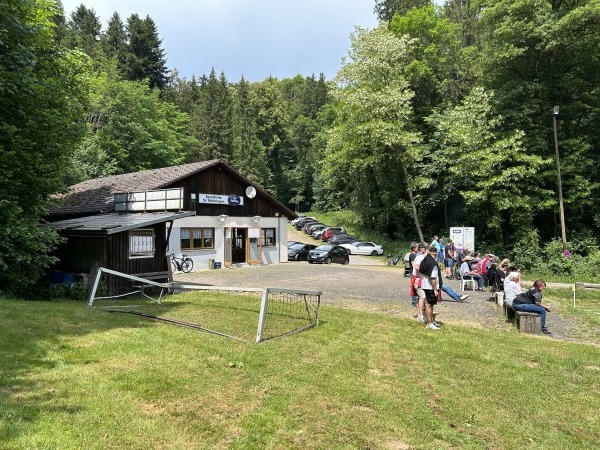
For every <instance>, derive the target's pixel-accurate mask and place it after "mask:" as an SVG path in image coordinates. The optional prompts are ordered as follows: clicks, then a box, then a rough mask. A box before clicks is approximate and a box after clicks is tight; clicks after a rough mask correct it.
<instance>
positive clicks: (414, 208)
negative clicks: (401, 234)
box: [400, 161, 425, 242]
mask: <svg viewBox="0 0 600 450" xmlns="http://www.w3.org/2000/svg"><path fill="white" fill-rule="evenodd" d="M400 165H401V166H402V172H403V173H404V179H405V180H406V192H408V199H409V200H410V207H411V208H412V213H413V219H414V221H415V228H416V229H417V234H418V235H419V242H425V240H424V239H423V232H422V231H421V223H420V222H419V215H418V214H417V205H416V204H415V198H414V197H413V191H412V189H411V188H410V178H409V175H408V171H407V170H406V164H404V161H400Z"/></svg>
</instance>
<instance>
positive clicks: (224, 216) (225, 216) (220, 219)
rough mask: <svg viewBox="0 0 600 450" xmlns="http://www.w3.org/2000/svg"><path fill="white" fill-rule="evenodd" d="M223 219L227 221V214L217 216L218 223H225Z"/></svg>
mask: <svg viewBox="0 0 600 450" xmlns="http://www.w3.org/2000/svg"><path fill="white" fill-rule="evenodd" d="M225 219H227V214H221V215H220V216H219V222H221V223H225Z"/></svg>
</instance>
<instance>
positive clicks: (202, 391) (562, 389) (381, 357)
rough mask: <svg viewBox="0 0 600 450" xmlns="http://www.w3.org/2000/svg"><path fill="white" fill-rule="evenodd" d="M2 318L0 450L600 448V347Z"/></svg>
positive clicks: (329, 311)
mask: <svg viewBox="0 0 600 450" xmlns="http://www.w3.org/2000/svg"><path fill="white" fill-rule="evenodd" d="M214 300H215V301H217V302H218V301H219V299H218V298H215V299H214ZM0 308H1V310H2V314H1V315H0V329H1V330H2V339H1V340H0V366H1V367H2V371H1V375H0V392H1V393H2V395H1V397H0V448H2V449H58V448H60V449H81V448H86V449H148V448H157V449H204V448H210V449H225V448H227V449H283V448H285V449H288V448H289V449H310V448H314V449H317V448H318V449H367V448H368V449H408V448H442V449H443V448H461V449H463V448H466V449H482V448H494V449H514V448H525V447H526V448H531V449H550V448H562V449H571V448H573V449H579V448H594V447H596V448H597V445H598V444H597V443H598V442H600V419H599V415H598V411H599V410H600V397H599V396H598V395H597V392H598V382H599V381H600V348H599V347H598V346H593V345H589V344H577V343H568V342H560V341H556V340H552V339H547V338H543V337H537V336H529V335H522V334H517V333H506V332H501V331H495V330H481V329H471V328H466V327H465V328H461V327H457V326H452V327H448V329H446V330H443V332H440V333H436V332H429V333H428V332H427V330H425V329H424V328H423V327H422V326H420V325H419V324H418V323H416V322H415V321H411V320H405V319H399V318H395V317H390V316H387V315H382V314H371V313H364V312H356V311H349V310H344V309H338V308H333V307H325V308H322V310H321V313H322V315H321V317H322V323H321V325H320V326H319V327H317V328H313V329H311V330H309V331H306V332H303V333H300V334H296V335H294V336H291V337H287V338H284V339H277V340H272V341H269V342H266V343H263V344H250V343H244V342H240V341H235V340H231V339H226V338H223V337H220V336H216V335H213V334H208V333H204V332H201V331H195V330H190V329H187V328H182V327H177V326H174V325H168V324H162V323H158V322H155V321H151V320H148V319H147V318H143V317H138V316H132V315H126V314H110V313H106V312H103V311H100V310H89V309H87V308H86V307H85V306H84V305H83V304H81V303H76V302H66V301H65V302H34V301H30V302H27V301H16V300H10V299H0ZM198 308H199V309H202V308H201V307H200V306H199V307H198ZM199 312H200V315H201V311H199ZM235 314H236V312H235V311H232V315H235ZM227 320H231V317H229V319H227Z"/></svg>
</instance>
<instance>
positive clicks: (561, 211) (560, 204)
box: [552, 106, 567, 252]
mask: <svg viewBox="0 0 600 450" xmlns="http://www.w3.org/2000/svg"><path fill="white" fill-rule="evenodd" d="M556 116H558V106H555V107H554V109H553V111H552V125H553V127H554V151H555V152H556V175H557V177H558V209H559V214H560V228H561V233H562V246H563V252H564V251H565V250H566V249H567V230H566V227H565V208H564V205H563V195H562V178H561V176H560V156H559V154H558V137H557V133H556Z"/></svg>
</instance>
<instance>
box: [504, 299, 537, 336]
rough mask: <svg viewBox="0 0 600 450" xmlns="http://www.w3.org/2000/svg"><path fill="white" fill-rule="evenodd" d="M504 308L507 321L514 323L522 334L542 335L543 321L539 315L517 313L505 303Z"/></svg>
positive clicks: (523, 312)
mask: <svg viewBox="0 0 600 450" xmlns="http://www.w3.org/2000/svg"><path fill="white" fill-rule="evenodd" d="M503 306H504V314H505V315H506V318H507V320H509V321H511V322H513V321H514V322H515V325H516V326H517V329H518V330H519V331H520V332H521V333H529V334H541V332H542V319H541V318H540V315H539V314H538V313H532V312H525V311H517V310H515V309H514V308H513V307H512V305H509V304H508V303H504V305H503Z"/></svg>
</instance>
